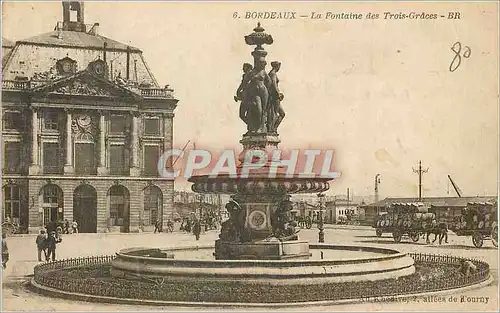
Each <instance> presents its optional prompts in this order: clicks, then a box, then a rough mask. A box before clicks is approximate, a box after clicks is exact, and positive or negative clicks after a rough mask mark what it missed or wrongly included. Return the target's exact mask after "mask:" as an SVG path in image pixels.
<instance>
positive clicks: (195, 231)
mask: <svg viewBox="0 0 500 313" xmlns="http://www.w3.org/2000/svg"><path fill="white" fill-rule="evenodd" d="M200 233H201V223H200V221H199V220H196V221H195V222H194V225H193V234H194V235H195V236H196V240H200Z"/></svg>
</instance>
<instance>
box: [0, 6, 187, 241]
mask: <svg viewBox="0 0 500 313" xmlns="http://www.w3.org/2000/svg"><path fill="white" fill-rule="evenodd" d="M62 6H63V22H59V23H57V25H56V27H55V29H54V30H53V31H52V32H49V33H45V34H41V35H38V36H35V37H32V38H29V39H25V40H19V41H17V42H16V43H15V44H12V43H9V42H8V41H6V40H5V41H4V44H3V47H2V50H3V52H4V58H3V60H2V63H3V64H4V66H3V68H2V76H3V82H2V83H3V85H2V127H1V129H2V136H1V139H2V143H1V144H2V146H1V148H2V152H3V156H2V158H3V175H2V185H3V188H2V198H3V218H4V220H5V218H6V217H9V218H10V220H11V221H14V222H16V223H18V224H20V226H21V227H22V228H24V229H29V231H30V232H37V231H38V229H39V228H41V227H43V226H44V225H46V224H47V223H49V222H51V221H54V220H65V219H67V220H69V221H72V220H76V221H77V222H78V224H79V227H80V231H82V232H137V231H140V230H143V231H152V230H153V228H154V226H153V225H154V224H155V222H156V220H160V221H162V222H163V223H166V220H167V219H168V218H170V217H171V216H172V213H173V190H174V181H173V180H172V179H169V178H163V177H160V176H159V173H158V169H157V164H158V160H159V157H160V155H161V154H162V153H163V151H165V150H167V149H171V147H172V140H173V131H172V130H173V117H174V109H175V108H176V106H177V102H178V100H176V99H175V98H174V96H173V90H171V89H168V88H163V87H160V85H159V84H158V83H157V81H156V79H155V77H154V76H153V74H152V72H151V71H150V69H149V67H148V65H147V64H146V61H145V60H144V57H143V54H142V51H141V50H140V49H138V48H135V47H131V46H128V45H126V44H123V43H120V42H117V41H115V40H112V39H110V38H107V37H104V36H101V35H100V34H99V33H98V27H99V24H97V23H96V24H93V25H88V24H85V22H84V10H83V2H82V1H63V2H62ZM71 13H76V20H72V19H71V15H72V14H71Z"/></svg>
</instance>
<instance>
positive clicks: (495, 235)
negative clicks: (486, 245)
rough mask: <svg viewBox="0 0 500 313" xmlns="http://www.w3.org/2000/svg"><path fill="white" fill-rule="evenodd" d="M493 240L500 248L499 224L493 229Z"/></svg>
mask: <svg viewBox="0 0 500 313" xmlns="http://www.w3.org/2000/svg"><path fill="white" fill-rule="evenodd" d="M491 241H492V242H493V245H494V246H495V247H497V248H498V226H495V228H493V230H492V231H491Z"/></svg>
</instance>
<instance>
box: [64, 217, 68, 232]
mask: <svg viewBox="0 0 500 313" xmlns="http://www.w3.org/2000/svg"><path fill="white" fill-rule="evenodd" d="M64 233H65V234H69V221H68V220H67V219H65V220H64Z"/></svg>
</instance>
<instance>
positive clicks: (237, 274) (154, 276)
mask: <svg viewBox="0 0 500 313" xmlns="http://www.w3.org/2000/svg"><path fill="white" fill-rule="evenodd" d="M152 250H155V249H148V248H131V249H126V250H122V251H120V252H118V253H117V254H116V258H115V259H114V260H113V262H112V263H111V270H110V273H111V276H113V277H115V278H124V279H136V280H149V281H151V280H162V281H182V282H184V283H186V282H187V283H189V282H193V283H199V282H202V281H207V282H215V281H221V282H222V281H224V282H231V281H234V282H238V283H239V284H244V285H245V284H258V285H261V284H262V285H317V284H323V283H343V282H356V281H376V280H383V279H391V278H393V279H394V278H399V277H403V276H408V275H411V274H413V273H414V272H415V267H414V260H413V258H411V257H410V256H408V255H407V254H406V253H400V252H398V251H396V250H391V249H384V248H378V247H355V246H336V245H329V244H313V245H309V250H310V251H311V253H312V255H314V256H316V257H315V258H314V259H309V260H296V259H294V260H214V257H213V256H211V254H213V251H214V247H213V246H205V247H195V248H176V249H164V250H160V249H157V250H158V251H156V252H153V253H158V252H161V253H164V254H165V255H171V254H172V253H173V254H174V258H173V259H172V258H166V257H162V258H158V257H150V256H148V255H150V254H151V252H152ZM193 251H196V253H195V254H200V255H204V256H205V257H203V258H200V259H187V258H182V257H180V258H177V257H176V255H182V254H183V253H188V254H189V253H191V254H193ZM346 251H347V252H349V253H354V252H356V253H355V254H357V255H356V256H354V257H348V258H342V257H335V255H336V254H337V255H341V254H342V253H343V252H346ZM321 252H323V255H324V256H325V255H326V257H327V258H323V259H318V258H317V257H318V256H320V255H321Z"/></svg>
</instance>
